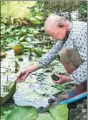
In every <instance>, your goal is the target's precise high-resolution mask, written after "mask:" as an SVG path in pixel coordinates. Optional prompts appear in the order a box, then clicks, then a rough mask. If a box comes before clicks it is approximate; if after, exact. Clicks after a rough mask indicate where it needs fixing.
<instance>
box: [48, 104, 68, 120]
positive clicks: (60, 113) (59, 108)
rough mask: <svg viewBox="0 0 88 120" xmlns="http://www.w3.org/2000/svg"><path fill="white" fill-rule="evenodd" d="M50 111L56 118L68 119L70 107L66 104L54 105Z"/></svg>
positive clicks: (55, 119)
mask: <svg viewBox="0 0 88 120" xmlns="http://www.w3.org/2000/svg"><path fill="white" fill-rule="evenodd" d="M49 112H50V113H51V115H52V116H53V118H54V120H68V108H67V105H66V104H64V105H56V106H54V107H53V106H52V107H50V108H49Z"/></svg>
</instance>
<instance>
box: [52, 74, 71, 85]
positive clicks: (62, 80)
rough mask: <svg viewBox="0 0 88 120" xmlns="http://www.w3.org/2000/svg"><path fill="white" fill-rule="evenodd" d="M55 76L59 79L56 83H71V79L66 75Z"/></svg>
mask: <svg viewBox="0 0 88 120" xmlns="http://www.w3.org/2000/svg"><path fill="white" fill-rule="evenodd" d="M55 75H56V76H57V77H59V80H57V81H54V83H58V84H63V83H66V82H70V81H71V79H70V78H69V77H68V76H66V75H60V74H55Z"/></svg>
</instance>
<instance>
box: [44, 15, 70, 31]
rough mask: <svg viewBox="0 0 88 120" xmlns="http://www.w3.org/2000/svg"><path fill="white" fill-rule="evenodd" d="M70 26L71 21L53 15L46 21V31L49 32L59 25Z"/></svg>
mask: <svg viewBox="0 0 88 120" xmlns="http://www.w3.org/2000/svg"><path fill="white" fill-rule="evenodd" d="M65 24H67V25H69V26H70V21H69V20H67V19H66V18H65V17H62V16H58V15H56V14H51V15H50V16H49V17H48V18H47V19H46V21H45V25H44V28H45V31H47V30H48V29H51V28H52V27H54V26H58V25H65Z"/></svg>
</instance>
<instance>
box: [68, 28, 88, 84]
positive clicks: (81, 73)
mask: <svg viewBox="0 0 88 120" xmlns="http://www.w3.org/2000/svg"><path fill="white" fill-rule="evenodd" d="M76 34H77V33H76ZM76 36H78V37H76V39H75V40H74V45H75V48H76V50H77V51H78V52H79V54H80V56H81V59H82V60H83V63H82V64H81V65H80V66H79V67H78V68H77V69H76V70H75V71H74V72H73V73H72V74H71V75H70V78H71V80H74V81H75V82H76V84H80V83H82V82H84V81H85V80H87V30H86V26H84V28H83V29H82V30H81V31H80V34H79V35H76Z"/></svg>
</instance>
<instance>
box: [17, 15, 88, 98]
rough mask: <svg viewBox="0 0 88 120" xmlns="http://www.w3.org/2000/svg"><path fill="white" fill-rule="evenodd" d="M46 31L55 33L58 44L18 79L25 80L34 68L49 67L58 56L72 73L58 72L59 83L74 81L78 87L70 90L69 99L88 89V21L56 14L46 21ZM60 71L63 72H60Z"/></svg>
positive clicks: (50, 33) (53, 34)
mask: <svg viewBox="0 0 88 120" xmlns="http://www.w3.org/2000/svg"><path fill="white" fill-rule="evenodd" d="M44 28H45V32H46V33H48V34H49V35H51V36H52V37H53V38H54V39H55V40H56V44H55V45H54V46H53V48H52V49H51V50H50V51H49V52H48V53H46V54H45V55H44V56H42V57H41V58H40V59H39V61H38V62H37V63H35V65H32V66H30V67H29V68H28V69H27V70H25V71H24V72H22V73H21V74H20V75H19V76H18V78H17V81H18V82H22V81H24V80H25V79H26V77H27V76H28V75H29V74H30V73H31V72H33V71H36V70H38V69H40V68H43V67H46V66H47V65H48V64H50V63H51V62H52V61H53V60H54V59H55V58H56V57H57V56H58V55H59V58H60V59H59V60H60V62H62V63H63V65H64V67H65V69H66V71H67V72H68V73H69V76H65V75H60V74H56V75H57V76H58V77H59V78H60V79H59V80H58V81H56V83H58V84H63V83H66V82H70V81H74V82H75V84H76V87H75V89H74V90H72V91H71V92H69V93H68V94H67V95H66V96H65V98H66V99H68V98H71V97H74V96H75V95H78V94H80V93H82V92H84V91H86V88H87V23H85V22H79V21H74V22H72V23H71V22H70V21H69V20H67V19H65V18H64V17H60V16H58V15H55V14H52V15H50V16H49V17H48V18H47V19H46V21H45V26H44ZM58 72H59V71H58Z"/></svg>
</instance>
